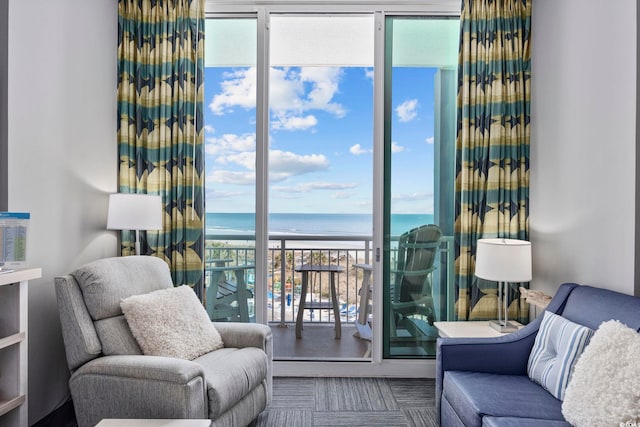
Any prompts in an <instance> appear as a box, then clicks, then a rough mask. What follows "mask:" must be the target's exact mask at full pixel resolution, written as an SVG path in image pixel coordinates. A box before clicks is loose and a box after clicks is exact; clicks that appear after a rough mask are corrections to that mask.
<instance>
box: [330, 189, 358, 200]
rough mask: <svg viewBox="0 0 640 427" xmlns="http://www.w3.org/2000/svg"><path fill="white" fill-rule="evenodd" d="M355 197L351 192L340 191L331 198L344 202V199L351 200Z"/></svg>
mask: <svg viewBox="0 0 640 427" xmlns="http://www.w3.org/2000/svg"><path fill="white" fill-rule="evenodd" d="M353 196H354V194H353V192H351V191H338V192H336V193H333V194H332V195H331V198H333V199H338V200H344V199H351V198H352V197H353Z"/></svg>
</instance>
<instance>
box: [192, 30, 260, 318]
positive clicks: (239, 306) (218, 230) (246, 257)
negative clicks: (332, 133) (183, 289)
mask: <svg viewBox="0 0 640 427" xmlns="http://www.w3.org/2000/svg"><path fill="white" fill-rule="evenodd" d="M205 34H206V37H207V43H206V51H205V76H204V78H205V106H206V109H205V158H206V160H205V161H206V163H205V165H206V187H205V188H206V193H205V196H206V203H205V208H206V212H207V214H206V222H205V227H206V239H207V240H206V244H205V251H206V260H205V286H206V292H205V295H204V304H205V307H206V309H207V312H208V313H209V316H210V317H211V319H212V320H221V321H243V322H247V321H255V304H256V298H255V291H256V290H255V262H256V257H255V244H254V243H255V234H256V231H255V229H256V167H255V162H256V160H255V159H256V93H257V76H256V64H257V62H256V61H257V53H256V52H257V20H256V18H255V17H229V18H224V19H207V20H206V27H205ZM231 40H232V41H233V43H230V41H231Z"/></svg>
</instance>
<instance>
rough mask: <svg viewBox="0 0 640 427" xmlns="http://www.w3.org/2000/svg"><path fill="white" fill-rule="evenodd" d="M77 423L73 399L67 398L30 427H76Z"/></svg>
mask: <svg viewBox="0 0 640 427" xmlns="http://www.w3.org/2000/svg"><path fill="white" fill-rule="evenodd" d="M77 425H78V423H77V421H76V413H75V410H74V408H73V401H72V400H71V399H69V400H67V401H66V402H64V403H63V404H62V405H61V406H60V407H58V409H56V410H54V411H53V412H51V413H50V414H49V415H47V416H45V417H44V418H43V419H41V420H40V421H38V422H37V423H35V424H33V426H32V427H77Z"/></svg>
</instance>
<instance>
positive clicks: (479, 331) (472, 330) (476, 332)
mask: <svg viewBox="0 0 640 427" xmlns="http://www.w3.org/2000/svg"><path fill="white" fill-rule="evenodd" d="M490 323H491V321H489V320H471V321H459V322H433V326H435V327H436V329H438V333H439V334H440V336H441V337H448V338H492V337H501V336H503V335H506V334H504V333H501V332H498V331H496V330H495V329H493V328H492V327H491V326H490ZM511 323H514V324H515V325H516V326H518V328H521V327H522V326H523V325H522V324H521V323H518V322H515V321H513V320H511Z"/></svg>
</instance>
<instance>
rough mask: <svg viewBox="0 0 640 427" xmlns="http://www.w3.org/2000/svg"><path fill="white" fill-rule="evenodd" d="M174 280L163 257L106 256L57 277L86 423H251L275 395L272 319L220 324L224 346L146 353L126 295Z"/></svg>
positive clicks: (79, 410) (74, 389) (78, 403)
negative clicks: (199, 352)
mask: <svg viewBox="0 0 640 427" xmlns="http://www.w3.org/2000/svg"><path fill="white" fill-rule="evenodd" d="M172 286H173V283H172V280H171V275H170V273H169V268H168V266H167V264H166V263H165V262H164V261H163V260H161V259H159V258H155V257H147V256H132V257H120V258H106V259H101V260H98V261H94V262H92V263H89V264H87V265H85V266H83V267H81V268H79V269H77V270H76V271H74V272H73V273H71V274H69V275H67V276H64V277H57V278H56V296H57V300H58V306H59V310H60V319H61V323H62V333H63V338H64V344H65V349H66V355H67V362H68V365H69V369H70V370H71V374H72V375H71V378H70V380H69V388H70V390H71V396H72V398H73V403H74V407H75V411H76V416H77V419H78V425H79V426H80V427H85V426H94V425H95V424H97V423H98V422H99V421H100V420H101V419H103V418H204V419H206V418H209V419H211V420H212V421H213V423H212V426H230V427H231V426H233V427H236V426H246V425H248V424H250V423H251V421H252V420H253V419H255V418H256V417H257V416H258V414H259V413H260V412H261V411H262V410H264V409H265V408H266V406H267V405H268V404H269V403H270V401H271V381H272V346H273V343H272V335H271V330H270V329H269V327H267V326H265V325H256V324H243V323H214V325H215V327H216V329H217V330H218V331H219V332H220V335H221V337H222V340H223V342H224V348H222V349H220V350H216V351H212V352H210V353H207V354H204V355H203V356H200V357H198V358H196V359H194V360H192V361H191V360H184V359H176V358H170V357H159V356H146V355H143V354H142V351H141V350H140V347H139V346H138V344H137V342H136V340H135V338H134V337H133V335H132V334H131V331H130V330H129V327H128V324H127V321H126V319H125V317H124V315H123V314H122V311H121V309H120V301H121V300H122V299H124V298H126V297H129V296H131V295H139V294H146V293H149V292H152V291H155V290H159V289H165V288H170V287H172Z"/></svg>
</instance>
